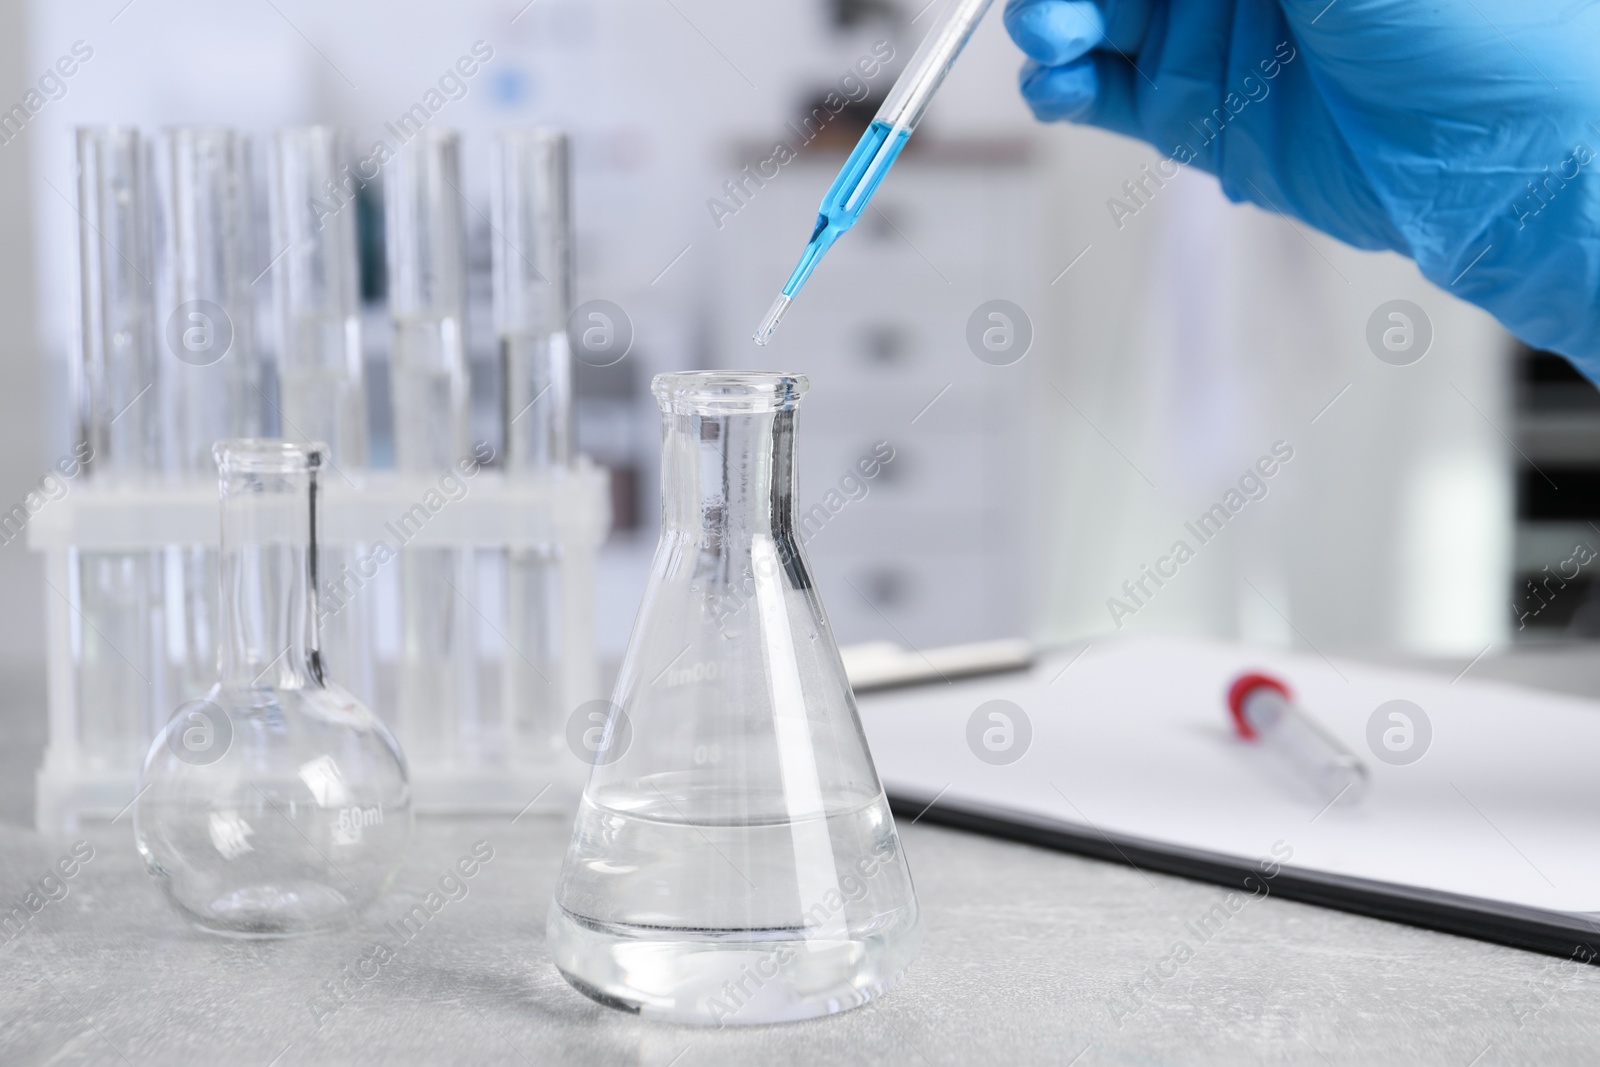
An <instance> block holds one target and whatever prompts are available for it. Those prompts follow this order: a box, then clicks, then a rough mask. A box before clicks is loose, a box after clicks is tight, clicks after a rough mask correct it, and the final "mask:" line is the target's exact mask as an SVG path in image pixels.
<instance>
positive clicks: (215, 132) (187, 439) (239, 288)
mask: <svg viewBox="0 0 1600 1067" xmlns="http://www.w3.org/2000/svg"><path fill="white" fill-rule="evenodd" d="M158 163H159V166H158V179H159V181H160V184H161V197H160V199H161V204H162V220H161V221H162V223H163V225H164V230H165V233H164V239H163V241H162V242H161V245H160V252H161V256H162V264H161V269H160V271H159V272H158V279H159V285H160V289H159V298H158V304H157V308H158V319H157V330H158V337H159V342H158V345H159V350H160V353H161V367H162V374H161V387H162V390H163V393H164V396H163V401H164V407H165V409H166V410H165V414H164V418H165V427H164V428H165V436H166V448H165V451H166V456H165V466H166V469H167V471H168V473H169V475H171V476H172V477H174V478H176V479H178V480H180V481H191V480H193V481H201V480H203V481H206V482H210V481H211V480H212V479H213V478H215V476H216V467H215V466H214V463H213V460H212V458H211V447H212V445H214V444H215V443H216V442H217V441H219V440H224V439H229V438H243V437H260V436H262V434H263V433H264V431H265V428H266V409H267V399H266V394H265V393H264V392H263V391H262V380H261V365H260V361H259V357H258V354H257V351H256V344H255V310H254V308H255V297H254V292H253V290H252V289H251V283H252V281H253V280H254V278H255V277H256V274H257V272H256V271H255V270H252V269H251V268H252V266H253V256H254V242H253V240H252V239H251V234H252V227H253V222H254V218H255V214H254V197H253V193H252V185H251V173H250V142H249V141H248V139H246V138H245V137H243V136H241V135H240V134H238V133H236V132H235V131H233V130H230V129H222V128H208V127H177V128H173V129H170V130H168V131H166V133H165V135H164V137H163V146H162V150H161V152H160V153H159V156H158ZM163 578H164V583H165V593H166V615H167V617H166V624H167V642H166V643H167V666H168V674H169V678H170V687H171V693H170V699H172V700H174V701H183V700H190V699H195V698H197V697H199V696H201V695H203V694H204V693H205V691H206V690H207V689H208V688H209V687H210V685H211V683H212V682H213V681H214V680H215V675H216V655H217V636H216V635H217V628H216V612H217V607H216V596H217V551H216V548H215V546H209V545H173V546H169V547H168V548H167V550H166V559H165V565H164V574H163Z"/></svg>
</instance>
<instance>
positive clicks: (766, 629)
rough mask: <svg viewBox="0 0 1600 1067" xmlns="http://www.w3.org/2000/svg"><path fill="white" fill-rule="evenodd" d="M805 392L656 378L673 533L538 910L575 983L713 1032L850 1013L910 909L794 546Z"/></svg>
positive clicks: (902, 940)
mask: <svg viewBox="0 0 1600 1067" xmlns="http://www.w3.org/2000/svg"><path fill="white" fill-rule="evenodd" d="M806 388H807V382H806V380H805V378H803V377H800V376H797V375H784V374H769V373H736V372H692V373H681V374H666V375H661V376H659V377H657V378H656V379H655V382H654V385H653V391H654V393H655V396H656V398H657V399H658V400H659V402H660V404H661V410H662V417H663V432H662V531H661V541H660V544H659V546H658V548H657V550H656V556H655V562H654V565H653V569H652V574H651V579H650V586H649V589H648V590H647V592H646V595H645V598H644V602H643V605H642V606H641V608H640V613H639V618H638V620H637V622H636V623H635V625H634V632H633V637H632V639H631V641H630V643H629V647H628V652H627V656H626V658H625V659H624V662H623V667H622V672H621V675H620V676H619V678H618V681H617V688H616V691H615V694H614V696H613V699H612V702H611V704H612V708H613V711H612V716H613V718H617V719H619V720H620V719H621V718H622V717H623V716H625V717H626V723H627V726H628V728H629V743H628V747H627V749H626V751H624V752H622V753H621V754H620V755H618V754H616V753H611V754H610V755H609V756H608V758H607V759H606V760H605V761H604V762H602V761H599V760H597V761H596V765H595V766H594V768H593V770H592V772H591V776H590V779H589V784H588V787H587V789H586V790H585V791H584V798H583V803H582V806H581V808H580V811H579V814H578V818H577V823H576V825H575V827H574V831H573V838H572V843H571V845H570V847H569V849H568V852H567V857H566V863H565V865H564V867H563V869H562V873H561V879H560V882H559V883H558V885H557V888H556V894H555V900H554V902H553V904H552V906H551V909H550V916H549V922H548V933H547V940H548V943H549V946H550V951H551V955H552V957H553V958H554V960H555V963H556V966H557V967H558V968H559V969H560V971H561V973H562V974H563V975H564V976H565V977H566V978H567V980H568V981H569V982H571V983H572V985H573V986H575V987H576V988H578V989H579V990H581V991H582V992H584V993H586V994H587V995H589V996H591V997H593V998H594V999H595V1000H598V1001H600V1002H601V1003H603V1004H608V1005H610V1006H612V1007H617V1008H621V1009H624V1010H628V1011H633V1012H637V1013H639V1014H641V1015H644V1016H647V1017H654V1018H659V1019H666V1020H672V1021H676V1022H686V1023H696V1024H704V1025H713V1026H727V1025H743V1024H757V1023H771V1022H782V1021H787V1020H794V1019H804V1018H810V1017H813V1016H818V1015H826V1014H830V1013H833V1012H838V1011H844V1010H847V1009H849V1008H852V1007H857V1006H859V1005H862V1004H865V1003H867V1002H868V1001H869V1000H871V999H873V998H874V997H876V996H878V995H879V994H881V993H883V992H884V991H885V990H887V989H888V988H889V987H890V986H891V985H892V984H893V983H894V982H895V981H896V980H897V979H898V978H899V976H900V975H901V974H902V973H903V972H904V970H905V968H906V967H907V965H908V964H909V963H910V961H911V959H912V957H913V956H914V955H915V954H916V950H917V946H918V943H919V932H920V926H919V919H918V911H917V902H916V894H915V891H914V889H913V887H912V884H911V875H910V871H909V869H908V867H907V865H906V861H905V857H904V855H903V853H902V851H901V847H900V840H899V837H898V835H897V834H896V832H895V826H894V818H893V816H892V815H891V814H890V812H889V806H888V803H887V801H886V800H885V797H884V794H883V789H882V786H881V785H880V784H879V781H878V776H877V772H876V770H875V769H874V767H873V764H872V757H871V755H870V754H869V752H868V750H867V744H866V738H865V736H864V734H863V733H862V730H861V724H860V721H859V719H858V718H857V715H856V708H855V701H854V697H853V696H852V694H851V690H850V685H849V682H848V680H847V679H846V677H845V673H844V667H843V664H842V663H841V661H840V659H839V651H838V647H837V645H836V644H835V642H834V640H833V635H832V632H831V631H830V630H829V628H828V624H827V620H826V617H825V615H824V613H823V610H822V605H821V602H820V601H819V600H818V597H817V592H816V589H815V588H814V587H813V585H812V582H811V578H810V574H809V571H808V569H807V566H806V562H805V559H804V556H803V554H802V552H801V550H800V546H799V541H798V539H797V537H796V535H795V529H794V515H795V485H794V432H795V409H796V407H797V405H798V403H799V401H800V398H801V396H802V395H803V394H804V392H805V390H806Z"/></svg>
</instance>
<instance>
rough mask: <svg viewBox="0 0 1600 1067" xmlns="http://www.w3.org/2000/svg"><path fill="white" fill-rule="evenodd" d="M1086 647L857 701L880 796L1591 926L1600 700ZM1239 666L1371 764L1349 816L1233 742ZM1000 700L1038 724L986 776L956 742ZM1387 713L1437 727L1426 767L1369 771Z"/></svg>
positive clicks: (1255, 657) (1158, 648)
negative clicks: (977, 714)
mask: <svg viewBox="0 0 1600 1067" xmlns="http://www.w3.org/2000/svg"><path fill="white" fill-rule="evenodd" d="M1079 651H1081V650H1074V651H1072V652H1068V653H1065V654H1063V655H1060V656H1051V657H1047V658H1046V659H1044V660H1043V661H1041V662H1040V663H1039V664H1037V665H1036V666H1035V667H1034V668H1032V669H1031V670H1029V671H1027V672H1019V673H1016V674H1006V675H995V676H989V677H982V678H975V679H970V680H966V681H957V682H953V683H951V684H934V685H928V686H919V687H917V688H912V689H903V690H892V691H888V692H882V693H874V694H868V695H865V696H863V697H861V698H860V708H861V717H862V721H863V723H864V725H865V728H866V732H867V737H868V740H869V742H870V743H871V746H872V753H873V756H874V758H875V759H876V761H877V765H878V772H879V775H880V776H881V777H882V779H883V781H884V785H885V786H886V787H887V788H888V789H889V791H890V792H891V793H894V792H897V791H900V792H909V793H915V794H917V795H921V796H925V797H933V796H935V795H936V794H937V795H942V800H941V802H949V803H957V804H958V803H959V802H960V801H962V800H964V799H965V800H970V801H974V802H978V803H982V804H987V805H998V806H1001V807H1006V808H1010V809H1014V810H1021V811H1024V812H1030V813H1037V814H1040V815H1044V816H1048V817H1050V818H1054V819H1059V820H1062V821H1064V822H1068V823H1073V824H1076V825H1077V826H1079V827H1082V828H1084V829H1087V830H1089V831H1091V832H1093V831H1094V830H1096V829H1098V830H1100V831H1105V832H1111V833H1123V834H1129V835H1134V836H1138V837H1143V838H1148V839H1151V840H1154V841H1159V842H1165V843H1169V844H1175V845H1182V846H1186V847H1189V848H1197V849H1204V850H1207V851H1212V852H1217V853H1223V854H1226V855H1229V856H1234V857H1237V858H1239V859H1241V860H1244V861H1246V862H1247V863H1250V864H1254V863H1255V862H1256V861H1257V860H1259V859H1261V858H1263V857H1270V856H1273V854H1274V853H1273V849H1274V846H1275V845H1276V846H1277V849H1278V852H1277V856H1278V858H1280V859H1281V858H1282V856H1283V850H1284V848H1285V846H1287V848H1289V849H1292V850H1293V855H1292V858H1290V859H1288V861H1287V862H1288V864H1289V865H1291V866H1294V867H1298V868H1301V869H1306V870H1313V871H1322V872H1328V873H1334V874H1340V875H1349V876H1354V877H1360V878H1370V879H1376V880H1379V881H1385V882H1392V883H1399V884H1403V885H1412V886H1420V887H1426V888H1430V889H1437V890H1443V891H1446V892H1451V893H1460V894H1465V895H1468V896H1474V897H1483V898H1488V899H1492V900H1499V901H1506V902H1510V903H1516V904H1521V905H1525V906H1528V907H1535V908H1546V909H1552V910H1557V911H1568V912H1590V913H1593V912H1600V703H1594V702H1589V701H1584V700H1579V699H1575V698H1572V697H1566V696H1559V695H1555V694H1551V693H1546V692H1541V691H1536V690H1529V689H1522V688H1518V687H1515V686H1509V685H1502V684H1498V683H1492V682H1481V683H1480V682H1474V681H1472V680H1470V676H1468V677H1466V678H1462V679H1461V680H1459V681H1457V682H1454V683H1452V682H1451V681H1450V680H1449V679H1448V678H1444V677H1441V676H1438V675H1432V674H1423V673H1417V672H1412V671H1405V670H1397V669H1391V668H1384V667H1374V666H1370V665H1365V664H1358V663H1352V662H1349V661H1343V660H1334V661H1332V662H1330V661H1328V660H1324V659H1321V658H1319V657H1317V656H1314V655H1300V654H1296V653H1284V652H1262V651H1260V650H1253V649H1244V648H1241V647H1238V646H1231V645H1225V644H1217V643H1209V642H1203V641H1196V640H1188V639H1173V638H1140V639H1132V640H1125V641H1108V642H1105V643H1102V644H1096V645H1093V646H1091V647H1089V649H1088V650H1087V651H1083V652H1082V654H1081V655H1078V652H1079ZM1074 656H1078V658H1077V659H1076V661H1074V660H1073V657H1074ZM1069 663H1070V666H1069ZM1250 669H1262V670H1266V671H1268V672H1269V673H1273V674H1275V675H1277V676H1279V677H1281V678H1282V679H1284V680H1285V681H1286V682H1288V683H1289V685H1290V686H1291V688H1292V689H1293V690H1294V693H1295V697H1296V700H1297V702H1299V703H1301V704H1302V705H1303V706H1305V707H1306V708H1307V709H1309V710H1310V711H1311V712H1312V713H1313V714H1315V715H1316V716H1317V717H1318V718H1319V719H1320V721H1321V722H1322V723H1323V724H1324V725H1325V726H1326V727H1327V728H1328V729H1329V730H1330V731H1331V732H1332V733H1333V734H1334V735H1335V736H1337V737H1338V738H1339V739H1340V740H1341V741H1342V742H1343V743H1344V744H1345V745H1346V746H1348V747H1349V748H1350V750H1351V751H1352V752H1355V753H1356V754H1358V755H1359V756H1361V757H1362V758H1363V759H1364V760H1365V761H1366V763H1367V766H1368V768H1369V769H1370V771H1371V773H1372V783H1371V786H1370V788H1369V790H1368V792H1367V795H1366V797H1365V799H1364V800H1363V801H1362V803H1360V804H1359V805H1356V806H1353V807H1348V808H1347V807H1345V806H1344V805H1334V806H1332V807H1328V808H1325V809H1324V803H1325V802H1324V800H1323V799H1322V798H1320V797H1316V796H1313V795H1311V793H1310V792H1309V790H1307V791H1305V792H1302V791H1301V789H1300V788H1297V785H1296V783H1295V782H1294V781H1291V780H1285V778H1284V777H1283V776H1282V775H1281V773H1280V772H1279V770H1278V769H1277V768H1276V767H1275V766H1274V765H1273V764H1272V762H1271V760H1270V754H1269V753H1266V752H1263V751H1261V750H1259V749H1256V748H1253V747H1252V746H1251V745H1250V743H1249V742H1246V741H1243V740H1241V739H1239V738H1238V737H1236V736H1235V735H1234V733H1233V730H1232V727H1231V721H1230V718H1229V715H1228V712H1227V708H1226V704H1225V694H1226V691H1227V688H1228V685H1229V684H1230V682H1231V681H1232V680H1233V679H1234V678H1235V677H1236V676H1237V675H1238V674H1240V673H1241V672H1243V671H1245V670H1250ZM995 699H1000V700H1009V701H1012V702H1013V703H1015V704H1016V705H1018V706H1019V707H1021V708H1022V709H1023V711H1024V712H1025V713H1026V715H1027V717H1028V719H1029V721H1030V723H1031V726H1032V734H1033V736H1032V740H1031V742H1030V744H1029V745H1028V748H1027V751H1026V753H1025V754H1024V755H1023V756H1022V757H1021V758H1020V759H1019V760H1017V761H1016V762H1015V763H1011V764H1009V765H998V766H996V765H990V764H987V763H985V762H983V761H982V760H980V759H979V758H978V757H977V756H975V755H974V754H973V751H972V749H971V748H970V747H969V745H968V720H969V718H970V717H971V716H972V714H973V712H974V711H975V710H976V709H977V708H978V707H979V706H980V705H981V704H983V703H985V702H986V701H990V700H995ZM1395 699H1403V700H1408V701H1411V702H1413V703H1415V704H1416V705H1417V706H1419V707H1420V708H1422V709H1423V711H1424V713H1425V714H1426V716H1427V717H1428V719H1429V721H1430V723H1431V725H1432V734H1433V736H1432V740H1431V742H1430V743H1429V745H1428V748H1427V750H1426V753H1425V754H1424V755H1423V756H1422V758H1421V759H1419V760H1418V761H1416V762H1415V763H1412V764H1409V765H1404V766H1395V765H1390V764H1387V763H1384V762H1382V761H1380V760H1379V759H1377V758H1376V757H1375V756H1374V755H1373V752H1372V750H1371V749H1370V748H1369V746H1368V741H1367V724H1368V719H1369V718H1370V717H1371V716H1372V713H1373V712H1374V710H1375V709H1377V708H1378V706H1379V705H1381V704H1384V703H1385V702H1387V701H1390V700H1395Z"/></svg>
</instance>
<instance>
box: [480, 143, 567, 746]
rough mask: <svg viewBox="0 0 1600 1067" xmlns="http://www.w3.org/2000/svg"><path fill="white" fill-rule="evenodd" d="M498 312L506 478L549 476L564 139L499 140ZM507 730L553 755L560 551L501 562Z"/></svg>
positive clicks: (562, 264)
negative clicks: (506, 647)
mask: <svg viewBox="0 0 1600 1067" xmlns="http://www.w3.org/2000/svg"><path fill="white" fill-rule="evenodd" d="M490 175H491V205H492V206H491V210H492V221H493V224H494V246H493V266H494V307H495V324H496V328H497V331H498V333H499V335H500V358H501V367H502V370H503V372H504V375H505V391H504V396H505V405H504V408H503V411H504V422H505V440H506V451H505V456H506V461H505V462H506V477H507V478H508V479H509V480H511V481H518V480H528V479H534V478H538V477H540V476H541V475H545V476H549V475H551V474H553V473H554V472H557V471H560V470H563V469H565V468H567V467H568V466H570V464H571V462H572V455H573V422H572V405H573V362H572V349H571V346H570V345H569V344H568V341H567V316H568V314H569V313H570V312H571V305H572V212H571V200H570V188H571V172H570V156H569V152H568V147H567V135H566V134H565V133H564V132H562V131H560V130H553V129H535V130H513V131H507V132H504V133H501V134H500V135H499V136H498V137H496V139H495V142H494V153H493V161H492V167H491V171H490ZM506 584H507V594H506V615H507V620H506V622H507V635H506V636H507V640H508V642H509V643H510V645H511V646H512V647H511V649H510V650H509V651H507V653H506V654H505V656H504V657H503V659H502V661H501V662H502V672H501V678H502V681H501V689H500V696H501V703H502V716H501V718H502V724H503V729H504V730H505V732H506V733H507V734H508V736H509V738H510V741H511V745H512V751H513V753H514V756H515V758H516V759H517V760H518V761H519V762H521V763H524V764H527V763H533V762H538V761H540V760H541V759H544V760H554V759H557V758H559V746H560V742H561V738H562V736H563V735H562V730H563V728H564V720H563V717H562V715H561V708H560V701H561V697H562V674H561V653H562V642H561V619H562V583H561V551H560V546H558V545H555V544H547V545H535V546H525V547H518V548H513V549H511V550H510V551H509V553H508V554H507V559H506Z"/></svg>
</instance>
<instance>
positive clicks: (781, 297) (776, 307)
mask: <svg viewBox="0 0 1600 1067" xmlns="http://www.w3.org/2000/svg"><path fill="white" fill-rule="evenodd" d="M792 303H794V298H793V297H791V296H788V295H786V294H784V293H779V294H778V299H776V300H774V301H773V302H772V307H771V308H770V309H769V310H768V311H767V317H766V318H764V319H762V320H761V325H760V326H758V327H757V328H756V332H755V336H754V340H755V343H756V344H758V345H764V344H766V343H767V342H768V341H770V340H772V331H774V330H776V329H777V328H778V323H779V322H781V321H782V320H783V313H784V312H785V311H788V310H789V305H790V304H792Z"/></svg>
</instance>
